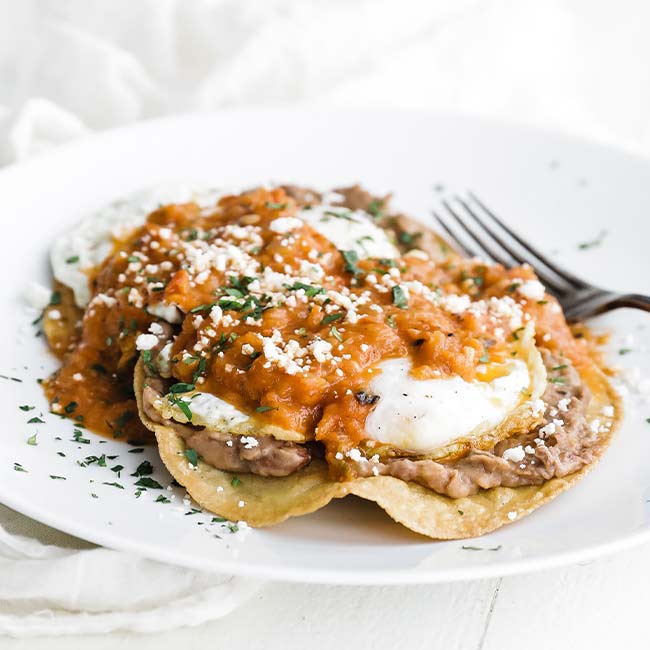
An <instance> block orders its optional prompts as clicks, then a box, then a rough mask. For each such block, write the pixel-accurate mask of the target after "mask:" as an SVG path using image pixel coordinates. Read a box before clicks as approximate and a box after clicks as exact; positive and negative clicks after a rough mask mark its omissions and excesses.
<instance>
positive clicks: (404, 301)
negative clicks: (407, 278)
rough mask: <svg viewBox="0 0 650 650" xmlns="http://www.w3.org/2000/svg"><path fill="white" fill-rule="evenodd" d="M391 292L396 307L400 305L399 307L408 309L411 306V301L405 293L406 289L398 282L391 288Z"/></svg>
mask: <svg viewBox="0 0 650 650" xmlns="http://www.w3.org/2000/svg"><path fill="white" fill-rule="evenodd" d="M391 292H392V294H393V304H394V305H395V307H398V308H399V309H406V308H407V307H408V306H409V301H408V298H407V297H406V294H405V293H404V289H402V287H400V286H399V284H396V285H395V286H394V287H393V288H392V289H391Z"/></svg>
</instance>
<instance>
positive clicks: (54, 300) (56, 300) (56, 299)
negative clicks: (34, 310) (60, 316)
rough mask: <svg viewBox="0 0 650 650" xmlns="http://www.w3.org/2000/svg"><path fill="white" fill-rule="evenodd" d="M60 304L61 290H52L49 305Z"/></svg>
mask: <svg viewBox="0 0 650 650" xmlns="http://www.w3.org/2000/svg"><path fill="white" fill-rule="evenodd" d="M60 304H61V292H60V291H53V292H52V295H51V296H50V305H60Z"/></svg>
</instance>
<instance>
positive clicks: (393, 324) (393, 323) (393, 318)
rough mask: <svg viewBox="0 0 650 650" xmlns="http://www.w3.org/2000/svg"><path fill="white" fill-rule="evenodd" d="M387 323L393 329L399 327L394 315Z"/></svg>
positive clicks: (389, 317) (390, 315) (387, 319)
mask: <svg viewBox="0 0 650 650" xmlns="http://www.w3.org/2000/svg"><path fill="white" fill-rule="evenodd" d="M386 322H387V323H388V325H389V326H390V327H392V328H393V329H395V328H396V327H397V323H396V322H395V316H393V314H389V315H388V317H387V318H386Z"/></svg>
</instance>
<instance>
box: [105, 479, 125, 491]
mask: <svg viewBox="0 0 650 650" xmlns="http://www.w3.org/2000/svg"><path fill="white" fill-rule="evenodd" d="M102 485H110V486H111V487H114V488H117V489H118V490H123V489H124V486H123V485H122V484H121V483H116V482H115V481H113V482H109V481H104V482H103V483H102Z"/></svg>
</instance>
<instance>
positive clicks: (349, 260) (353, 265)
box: [340, 251, 361, 275]
mask: <svg viewBox="0 0 650 650" xmlns="http://www.w3.org/2000/svg"><path fill="white" fill-rule="evenodd" d="M340 253H341V256H342V257H343V262H344V264H345V270H346V271H347V272H348V273H352V274H353V275H358V274H359V273H361V269H360V268H359V267H358V266H357V262H358V261H359V256H358V255H357V252H356V251H340Z"/></svg>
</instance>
